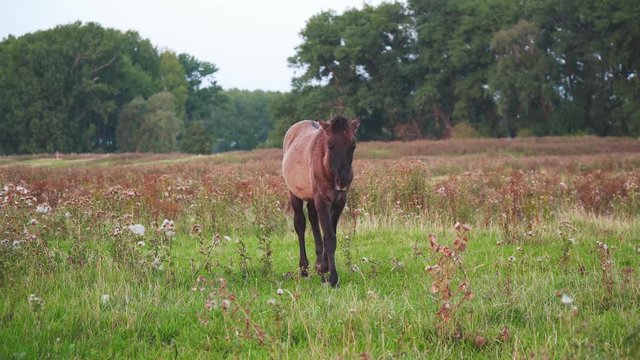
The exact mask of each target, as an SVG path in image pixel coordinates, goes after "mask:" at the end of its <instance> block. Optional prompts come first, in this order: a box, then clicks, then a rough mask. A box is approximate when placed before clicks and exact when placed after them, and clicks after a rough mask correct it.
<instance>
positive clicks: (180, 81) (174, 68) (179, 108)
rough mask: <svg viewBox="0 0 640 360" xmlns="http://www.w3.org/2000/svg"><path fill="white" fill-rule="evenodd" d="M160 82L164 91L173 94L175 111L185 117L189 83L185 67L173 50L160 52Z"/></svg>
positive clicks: (181, 117)
mask: <svg viewBox="0 0 640 360" xmlns="http://www.w3.org/2000/svg"><path fill="white" fill-rule="evenodd" d="M160 84H161V88H162V89H163V90H164V91H168V92H170V93H171V94H172V95H173V102H174V113H175V114H176V115H177V116H178V118H180V119H183V118H184V115H185V106H186V104H187V98H188V90H187V87H188V83H187V78H186V74H185V69H184V68H183V67H182V64H181V63H180V60H179V59H178V56H176V54H175V53H174V52H172V51H165V52H163V53H162V54H160Z"/></svg>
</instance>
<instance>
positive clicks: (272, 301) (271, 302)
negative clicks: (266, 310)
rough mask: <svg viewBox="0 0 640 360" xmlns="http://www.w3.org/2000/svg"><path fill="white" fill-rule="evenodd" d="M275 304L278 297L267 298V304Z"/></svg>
mask: <svg viewBox="0 0 640 360" xmlns="http://www.w3.org/2000/svg"><path fill="white" fill-rule="evenodd" d="M275 304H276V299H273V298H271V299H269V300H267V305H272V306H273V305H275Z"/></svg>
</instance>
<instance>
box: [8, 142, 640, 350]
mask: <svg viewBox="0 0 640 360" xmlns="http://www.w3.org/2000/svg"><path fill="white" fill-rule="evenodd" d="M280 157H281V151H280V150H277V149H265V150H258V151H253V152H236V153H229V154H218V155H212V156H188V155H179V154H172V155H143V154H121V155H60V156H58V157H56V156H55V155H52V156H20V157H0V217H1V219H2V220H1V221H0V240H1V241H2V244H1V245H0V358H2V359H5V358H8V359H13V358H16V359H22V358H25V359H41V358H65V359H66V358H90V359H94V358H161V359H173V358H178V359H200V358H202V359H210V358H238V359H245V358H276V359H287V358H292V359H297V358H304V359H337V358H340V359H381V358H409V359H413V358H433V359H441V358H465V359H466V358H479V359H484V358H516V359H529V358H535V359H540V358H585V359H591V358H593V359H600V358H610V359H613V358H628V359H633V358H638V354H640V311H639V309H640V274H639V273H638V272H639V271H640V141H637V140H635V139H624V138H608V139H607V138H605V139H603V138H591V137H587V138H545V139H533V138H532V139H519V140H506V139H505V140H489V139H482V140H452V141H443V142H430V141H418V142H407V143H361V144H359V145H358V149H357V150H356V161H355V162H354V169H355V172H356V178H355V180H354V183H353V187H352V189H351V191H350V194H349V202H348V207H347V208H346V209H345V212H344V214H343V217H342V218H341V221H340V224H339V226H338V251H337V254H336V261H337V266H338V271H339V273H340V276H341V278H340V286H339V288H338V289H333V288H330V287H327V286H323V285H321V284H320V278H319V276H317V275H313V276H311V277H310V278H301V277H300V276H299V271H298V269H297V263H298V245H297V240H296V237H295V233H294V231H293V225H292V220H291V214H288V213H286V211H285V209H286V199H287V191H286V189H285V187H284V184H283V181H282V179H281V176H280V172H279V171H280V170H279V169H280ZM456 224H457V225H456ZM140 225H141V226H140ZM142 227H144V229H145V231H144V235H138V234H136V232H139V231H140V230H141V228H142ZM308 228H309V227H308ZM430 235H433V236H430ZM308 236H310V233H309V231H308ZM311 244H312V240H311V239H309V242H308V246H307V249H308V250H309V249H310V248H311V247H312V245H311ZM312 253H313V251H312V250H311V251H309V254H310V255H311V254H312ZM310 260H311V261H312V262H313V261H314V260H315V257H314V256H310Z"/></svg>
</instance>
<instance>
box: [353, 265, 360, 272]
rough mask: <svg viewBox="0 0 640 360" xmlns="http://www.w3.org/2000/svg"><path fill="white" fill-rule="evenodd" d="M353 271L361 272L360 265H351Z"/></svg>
mask: <svg viewBox="0 0 640 360" xmlns="http://www.w3.org/2000/svg"><path fill="white" fill-rule="evenodd" d="M351 271H353V272H360V267H358V265H356V264H353V265H351Z"/></svg>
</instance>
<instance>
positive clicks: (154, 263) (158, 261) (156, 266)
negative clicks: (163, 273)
mask: <svg viewBox="0 0 640 360" xmlns="http://www.w3.org/2000/svg"><path fill="white" fill-rule="evenodd" d="M151 266H153V268H154V269H156V270H162V268H163V266H162V259H160V258H158V257H155V258H153V261H152V262H151Z"/></svg>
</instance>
